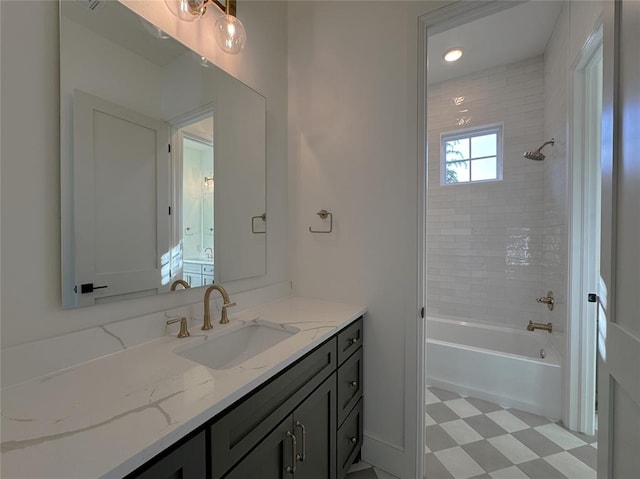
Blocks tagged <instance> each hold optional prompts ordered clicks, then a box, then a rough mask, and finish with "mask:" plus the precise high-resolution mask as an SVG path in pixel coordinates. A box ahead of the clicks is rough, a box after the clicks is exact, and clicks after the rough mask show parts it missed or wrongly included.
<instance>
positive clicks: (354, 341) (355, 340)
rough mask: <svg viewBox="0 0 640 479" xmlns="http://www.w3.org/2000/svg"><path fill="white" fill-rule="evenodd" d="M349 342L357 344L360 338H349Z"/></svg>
mask: <svg viewBox="0 0 640 479" xmlns="http://www.w3.org/2000/svg"><path fill="white" fill-rule="evenodd" d="M349 342H350V343H351V344H356V343H357V342H358V338H351V339H349Z"/></svg>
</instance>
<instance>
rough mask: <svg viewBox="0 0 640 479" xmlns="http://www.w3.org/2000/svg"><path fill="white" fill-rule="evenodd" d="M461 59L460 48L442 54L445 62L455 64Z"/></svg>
mask: <svg viewBox="0 0 640 479" xmlns="http://www.w3.org/2000/svg"><path fill="white" fill-rule="evenodd" d="M461 58H462V50H461V49H460V48H452V49H451V50H449V51H448V52H447V53H445V54H444V61H445V62H457V61H458V60H460V59H461Z"/></svg>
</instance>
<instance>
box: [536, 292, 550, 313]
mask: <svg viewBox="0 0 640 479" xmlns="http://www.w3.org/2000/svg"><path fill="white" fill-rule="evenodd" d="M536 301H537V302H538V303H542V304H546V305H547V307H548V308H549V311H553V305H554V303H555V299H554V297H553V291H549V292H548V293H547V295H546V296H543V297H541V298H538V299H536Z"/></svg>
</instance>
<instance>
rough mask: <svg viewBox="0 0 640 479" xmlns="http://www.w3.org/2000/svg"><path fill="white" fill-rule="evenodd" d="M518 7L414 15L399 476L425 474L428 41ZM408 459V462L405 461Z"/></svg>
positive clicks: (482, 1)
mask: <svg viewBox="0 0 640 479" xmlns="http://www.w3.org/2000/svg"><path fill="white" fill-rule="evenodd" d="M521 3H523V1H520V0H513V1H511V2H502V1H495V0H477V1H473V2H464V1H457V2H454V3H450V4H448V5H445V6H443V7H441V8H438V9H436V10H433V11H431V12H428V13H425V14H422V15H419V16H418V45H417V55H418V58H417V65H418V70H417V82H416V85H417V87H418V92H417V93H418V94H417V99H418V110H417V115H418V118H417V120H418V121H417V127H418V128H417V131H418V135H417V136H418V145H417V146H418V149H417V151H418V155H417V158H416V159H417V173H418V174H417V178H418V198H417V200H418V205H417V206H418V207H417V218H416V222H417V230H418V242H417V244H418V251H417V258H416V259H417V265H418V267H417V278H416V287H417V300H418V304H417V305H416V306H417V308H416V311H417V315H416V323H415V328H406V330H405V331H406V333H405V363H406V368H405V454H406V461H405V464H406V466H405V476H406V477H414V475H413V473H414V472H415V477H417V478H423V477H424V474H425V464H424V458H425V453H424V451H425V445H426V443H425V406H426V405H425V388H426V363H425V360H426V339H427V331H426V307H427V301H426V299H427V294H426V292H427V289H426V288H427V276H426V274H427V254H426V251H427V221H426V214H427V184H428V176H427V175H428V167H427V161H428V156H427V155H428V151H427V146H428V141H427V138H426V131H427V107H428V105H427V97H428V85H427V83H428V82H427V75H428V58H427V52H428V48H427V45H428V37H429V36H431V35H434V34H436V33H438V32H442V31H445V30H449V29H451V28H453V27H456V26H458V25H461V24H463V23H467V22H470V21H472V20H475V19H478V18H482V17H485V16H487V15H491V14H493V13H497V12H499V11H501V10H505V9H507V8H510V7H513V6H516V5H519V4H521ZM411 455H413V456H414V457H413V459H414V460H413V461H412V460H411Z"/></svg>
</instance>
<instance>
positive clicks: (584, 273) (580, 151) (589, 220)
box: [562, 18, 603, 435]
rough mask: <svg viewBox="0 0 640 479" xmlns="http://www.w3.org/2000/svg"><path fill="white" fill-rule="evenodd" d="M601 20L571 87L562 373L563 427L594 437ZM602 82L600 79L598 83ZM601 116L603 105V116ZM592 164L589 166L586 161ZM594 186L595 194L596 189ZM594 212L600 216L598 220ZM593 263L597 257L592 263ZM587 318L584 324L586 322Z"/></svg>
mask: <svg viewBox="0 0 640 479" xmlns="http://www.w3.org/2000/svg"><path fill="white" fill-rule="evenodd" d="M602 40H603V23H602V18H600V19H598V21H597V22H596V23H595V25H594V29H593V30H592V32H591V34H590V35H589V37H588V38H587V40H586V42H585V44H584V45H583V47H582V50H581V52H580V54H579V55H578V58H577V59H576V61H575V62H574V64H573V66H572V67H571V69H570V81H569V88H568V101H569V108H568V111H569V114H570V115H571V117H570V121H569V145H570V147H569V148H570V150H569V155H568V157H569V164H568V169H569V171H568V178H569V185H568V186H569V188H568V192H569V198H568V219H569V222H570V224H569V231H568V245H567V250H568V253H569V261H568V267H569V270H568V274H567V278H568V282H567V298H568V301H567V333H566V348H567V349H566V350H567V355H566V361H565V371H564V404H563V413H562V416H563V422H564V423H565V426H566V427H568V428H569V429H571V430H574V431H578V432H582V433H585V434H588V435H593V434H594V432H595V428H596V422H595V405H596V396H595V394H596V386H595V384H596V383H595V381H596V315H597V311H596V308H597V305H596V304H590V303H587V301H586V299H587V298H586V295H587V293H593V292H596V291H597V288H598V284H597V282H598V279H599V267H600V261H599V257H600V241H599V240H600V221H599V219H600V195H599V194H596V195H593V194H589V193H590V192H593V191H596V192H597V193H599V188H600V149H601V145H600V142H599V141H595V142H594V141H593V138H594V135H593V134H594V129H595V130H596V131H595V133H596V134H599V133H600V127H599V126H598V124H595V125H594V124H591V123H590V121H589V118H592V117H593V111H592V110H591V109H590V107H592V106H593V105H590V104H588V103H587V102H586V101H585V98H589V95H587V91H588V89H589V88H590V87H592V85H590V84H589V81H590V80H589V78H588V75H589V69H590V67H591V66H592V65H593V62H594V61H597V56H598V55H600V62H602ZM600 82H602V78H600ZM599 115H600V118H601V117H602V104H601V105H600V111H599ZM585 160H590V161H585ZM594 187H595V189H594ZM593 213H596V214H595V215H594V214H593ZM589 258H598V261H596V264H595V265H593V264H591V265H590V264H589V263H592V261H589ZM585 319H586V321H585Z"/></svg>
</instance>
